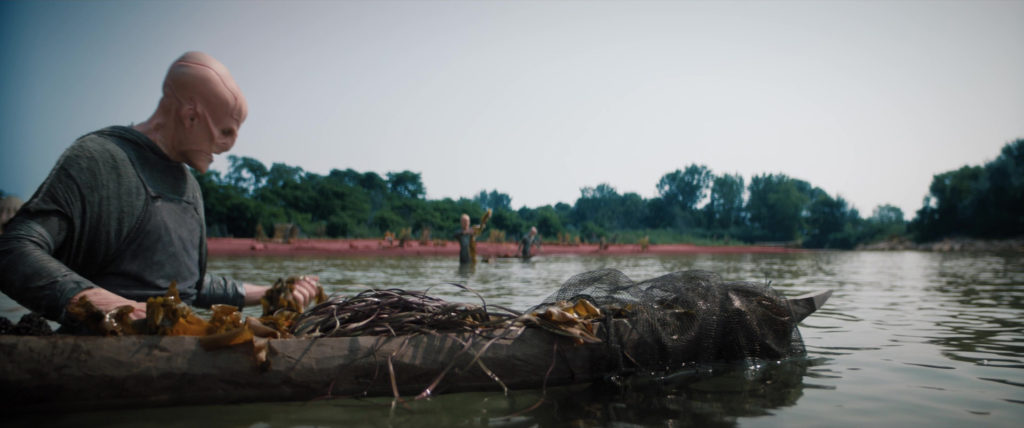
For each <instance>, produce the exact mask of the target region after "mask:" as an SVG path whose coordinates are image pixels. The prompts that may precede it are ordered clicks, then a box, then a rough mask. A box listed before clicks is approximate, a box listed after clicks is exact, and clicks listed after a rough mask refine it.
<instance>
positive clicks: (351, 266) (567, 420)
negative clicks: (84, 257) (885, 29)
mask: <svg viewBox="0 0 1024 428" xmlns="http://www.w3.org/2000/svg"><path fill="white" fill-rule="evenodd" d="M605 267H610V268H616V269H619V270H621V271H622V272H624V273H625V274H626V275H628V276H629V277H631V278H633V279H634V280H637V281H639V280H643V279H647V278H651V277H655V276H660V275H663V274H665V273H669V272H674V271H678V270H687V269H706V270H712V271H715V272H718V273H719V274H721V275H722V276H723V277H724V278H725V279H727V280H748V281H771V284H772V285H773V286H774V287H776V288H778V289H779V290H780V291H782V292H783V293H784V294H786V295H791V296H793V295H798V294H802V293H805V292H809V291H816V290H824V289H831V290H834V294H833V295H832V298H831V299H830V300H829V301H828V303H827V304H826V305H825V307H824V308H822V309H821V310H819V311H818V312H816V313H815V314H813V315H811V316H810V317H809V318H807V319H806V320H804V322H803V323H802V324H801V325H800V329H801V332H802V334H803V337H804V341H805V343H806V347H807V351H808V355H807V358H801V359H799V360H795V361H784V362H765V363H763V364H760V365H756V366H747V365H729V366H722V367H701V368H699V369H694V370H691V371H686V372H679V373H674V374H672V375H670V376H667V377H661V378H644V379H629V380H626V381H624V382H621V383H619V384H612V383H609V384H602V385H580V386H574V387H566V388H548V389H547V390H544V391H542V390H530V391H513V392H511V393H510V394H509V395H508V396H505V395H504V394H502V393H461V394H448V395H440V396H435V397H433V398H432V399H429V400H421V401H410V402H408V403H407V404H406V405H404V406H403V405H398V406H392V402H391V400H390V399H388V398H374V399H361V400H357V399H333V400H320V401H312V402H306V403H258V404H246V405H221V406H193V407H177V408H161V409H139V410H130V411H117V412H93V413H79V414H73V415H60V416H52V415H47V416H45V417H41V416H33V417H30V418H25V419H21V420H19V421H20V422H26V423H31V422H39V421H45V422H46V423H47V424H66V425H69V426H72V425H74V426H81V425H84V426H94V425H95V426H100V425H103V426H139V425H143V426H150V425H151V426H179V425H180V426H238V427H298V426H337V427H345V426H380V427H387V426H491V427H495V426H498V427H531V426H673V427H675V426H744V427H756V426H829V427H861V426H864V425H876V426H925V425H926V426H929V427H962V426H1020V424H1021V420H1022V419H1024V255H1021V254H933V253H918V252H898V253H862V252H841V253H813V254H785V255H685V256H635V255H634V256H617V257H593V256H548V257H539V258H536V259H535V260H533V261H531V262H525V263H524V262H520V261H518V260H498V261H497V262H496V263H481V264H479V265H477V266H476V267H475V269H472V270H462V271H460V270H459V269H458V267H457V263H456V262H455V261H454V260H453V259H452V258H448V257H445V258H390V259H389V258H384V259H382V258H372V259H355V258H218V259H213V260H211V261H210V267H209V269H210V271H211V272H214V273H219V274H225V275H230V276H233V277H235V278H239V279H242V280H245V281H249V282H257V283H270V282H272V281H273V280H274V279H276V278H277V277H278V276H282V275H289V274H299V273H316V274H319V275H320V278H321V281H322V282H323V283H324V284H325V287H326V288H327V291H328V293H354V292H358V291H361V290H364V289H366V288H367V287H377V288H380V287H388V288H391V287H397V288H404V289H418V290H422V289H426V288H428V287H431V286H434V288H433V289H432V290H431V293H432V294H434V295H438V296H441V297H444V298H447V299H449V300H467V301H471V300H473V299H474V298H475V297H472V296H467V295H466V294H464V293H461V292H459V291H458V289H457V288H455V287H451V286H445V285H443V284H444V283H447V282H457V283H461V284H465V285H468V286H470V287H472V288H473V289H475V290H477V291H478V292H480V293H481V294H482V295H483V296H484V298H485V299H486V300H487V302H488V303H489V304H490V303H493V304H499V305H504V306H508V307H512V308H516V309H524V308H526V307H529V306H532V305H534V304H536V303H539V302H540V301H541V300H542V299H543V298H545V297H546V296H547V295H549V294H550V293H552V292H553V291H554V290H555V289H556V288H557V287H558V285H560V284H561V283H562V282H564V281H565V280H566V279H568V278H569V277H570V276H572V275H574V274H576V273H580V272H584V271H588V270H593V269H599V268H605ZM249 310H251V311H254V312H253V314H257V313H256V312H255V311H256V309H254V308H250V309H249ZM247 311H248V310H247ZM257 315H258V314H257Z"/></svg>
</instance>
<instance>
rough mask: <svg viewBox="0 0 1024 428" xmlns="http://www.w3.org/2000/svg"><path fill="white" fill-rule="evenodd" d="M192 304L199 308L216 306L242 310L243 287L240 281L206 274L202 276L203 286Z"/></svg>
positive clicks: (243, 303)
mask: <svg viewBox="0 0 1024 428" xmlns="http://www.w3.org/2000/svg"><path fill="white" fill-rule="evenodd" d="M193 304H194V305H195V306H198V307H201V308H208V307H210V306H212V305H216V304H221V305H231V306H237V307H239V308H242V307H244V306H245V286H244V285H243V284H242V282H241V281H237V280H234V279H231V278H227V277H223V276H217V275H210V274H206V275H205V276H203V286H202V287H200V288H199V293H198V294H197V295H196V300H195V302H193Z"/></svg>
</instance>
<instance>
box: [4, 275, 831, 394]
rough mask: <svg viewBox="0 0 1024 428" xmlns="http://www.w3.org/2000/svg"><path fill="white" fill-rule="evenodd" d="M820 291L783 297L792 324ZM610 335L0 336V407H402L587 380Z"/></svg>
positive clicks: (605, 356)
mask: <svg viewBox="0 0 1024 428" xmlns="http://www.w3.org/2000/svg"><path fill="white" fill-rule="evenodd" d="M829 294H830V292H825V293H817V294H813V295H810V294H809V295H804V296H801V297H797V298H793V299H788V300H789V302H790V305H791V307H792V310H793V313H794V315H795V317H796V319H797V320H802V319H803V318H805V317H806V316H807V315H809V314H810V313H811V312H813V311H814V310H816V309H817V308H818V307H820V306H821V305H822V304H823V303H824V301H825V299H827V298H828V295H829ZM604 328H606V327H605V326H604V325H602V323H596V332H595V334H596V336H598V337H607V336H608V335H607V332H606V331H603V329H604ZM613 328H614V331H613V332H612V333H613V334H612V335H611V336H614V337H616V338H618V339H617V340H616V341H611V342H614V343H611V342H609V341H606V342H604V343H584V344H578V343H576V340H575V339H573V338H570V337H566V336H560V335H556V334H552V333H550V332H548V331H546V330H543V329H539V328H525V329H523V330H522V331H521V333H519V334H518V335H516V334H512V333H517V331H508V330H496V331H492V332H489V333H488V334H487V335H486V336H482V335H474V334H472V333H447V334H437V335H428V334H419V335H411V336H399V337H382V336H362V337H342V338H320V339H316V340H313V339H271V340H268V341H267V342H266V343H267V352H266V363H267V364H268V365H264V366H261V364H260V363H258V362H257V359H256V357H255V355H256V352H255V350H254V344H252V343H247V344H243V345H237V346H232V347H228V348H222V349H216V350H212V351H207V350H205V349H203V348H202V347H201V346H200V344H199V340H198V338H196V337H183V336H174V337H168V336H124V337H85V336H41V337H36V336H0V403H3V404H2V405H3V407H5V408H7V409H8V411H15V412H26V411H54V410H58V411H60V410H81V409H90V410H92V409H100V408H124V407H148V406H164V405H186V404H223V403H237V402H255V401H297V400H310V399H314V398H318V397H344V396H362V395H372V396H390V395H392V394H393V393H394V389H393V388H395V389H397V391H398V392H399V393H400V394H401V395H402V396H403V397H404V398H407V399H408V398H412V397H413V396H415V395H418V394H420V393H422V392H423V391H424V390H425V389H427V388H428V387H430V386H431V385H432V384H434V383H435V381H437V379H438V378H439V376H441V375H442V374H444V376H443V379H442V380H441V381H440V382H437V383H436V388H435V390H434V391H432V392H435V393H436V392H461V391H481V390H498V391H500V390H501V389H502V388H503V386H504V387H508V388H509V389H533V388H540V387H542V386H545V385H546V386H555V385H566V384H573V383H586V382H591V381H595V380H598V379H600V378H602V377H603V376H606V375H608V374H611V373H616V372H620V371H621V370H622V367H623V358H622V353H621V350H629V349H630V348H631V347H632V346H633V345H634V344H635V343H634V342H635V340H636V337H635V335H633V334H631V332H632V331H633V330H632V329H631V327H630V326H629V323H628V321H626V320H620V319H616V320H614V322H613ZM794 328H795V325H794ZM505 333H509V334H507V335H506V337H500V336H502V335H503V334H505ZM485 347H486V349H484V348H485ZM481 350H483V351H484V352H481ZM478 355H479V362H480V363H482V364H483V367H481V366H480V364H479V363H478V362H476V358H477V356H478ZM484 367H486V369H485V368H484ZM446 370H448V371H447V372H446ZM392 373H393V377H392ZM491 374H493V375H494V377H496V378H497V379H498V380H500V383H499V381H498V380H495V378H492V377H491ZM392 379H394V387H393V386H392Z"/></svg>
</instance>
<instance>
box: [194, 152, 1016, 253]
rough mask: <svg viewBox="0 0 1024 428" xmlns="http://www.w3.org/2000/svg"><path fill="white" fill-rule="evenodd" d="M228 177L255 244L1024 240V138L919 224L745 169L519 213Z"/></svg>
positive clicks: (340, 184) (377, 182) (280, 167)
mask: <svg viewBox="0 0 1024 428" xmlns="http://www.w3.org/2000/svg"><path fill="white" fill-rule="evenodd" d="M228 159H229V161H230V167H229V170H228V172H227V173H226V174H224V175H221V174H220V173H219V172H217V171H211V172H208V173H206V174H197V175H196V178H197V179H198V180H199V183H200V186H201V187H202V190H203V194H204V196H205V201H206V220H207V223H208V225H209V231H210V234H211V236H239V237H250V236H254V234H255V233H257V232H256V231H257V226H258V227H259V229H260V230H263V231H267V232H266V233H268V234H270V233H271V232H270V231H273V230H274V225H275V224H279V223H293V224H296V225H298V226H299V227H300V228H301V230H302V231H303V233H305V234H306V235H307V236H322V237H346V238H356V237H380V236H382V235H383V234H384V233H385V232H386V231H391V232H395V233H399V232H400V231H402V230H406V231H408V233H409V234H410V235H411V237H417V238H418V237H422V236H423V235H424V232H425V231H429V233H431V235H430V236H431V237H432V238H434V239H448V238H450V237H451V236H452V235H453V234H454V232H455V231H456V229H457V228H458V218H459V216H460V215H461V214H462V213H467V214H469V215H470V217H471V218H473V219H474V221H475V220H476V219H479V218H480V216H481V215H482V214H483V212H484V211H485V210H487V209H491V210H493V215H492V217H491V221H490V223H489V224H488V228H487V232H486V233H485V235H484V236H483V237H482V239H498V240H508V241H511V240H515V239H518V238H519V237H521V236H522V235H523V234H524V233H526V231H527V230H528V229H529V227H530V226H537V229H538V231H539V232H540V234H541V235H542V236H544V237H545V239H546V240H548V241H555V240H561V241H562V242H575V241H576V240H577V239H579V240H580V241H582V242H599V241H601V240H605V241H606V242H611V243H616V242H618V243H633V242H637V241H638V240H640V239H641V238H644V237H648V238H649V239H650V242H652V243H669V242H697V243H705V242H716V243H730V242H731V243H773V244H778V245H802V246H804V247H808V248H853V247H854V246H856V245H858V244H861V243H868V242H874V241H879V240H884V239H892V238H899V237H906V236H912V237H916V238H917V239H919V240H934V239H938V238H942V237H946V236H950V235H964V236H975V237H985V238H992V237H1005V236H1017V235H1021V234H1024V140H1017V141H1015V142H1013V143H1010V144H1008V145H1006V147H1004V148H1003V150H1002V154H1001V155H1000V156H999V157H998V158H997V159H996V160H994V161H992V162H990V163H988V164H986V165H985V166H984V167H967V166H965V167H963V168H961V169H959V170H956V171H950V172H946V173H943V174H939V175H936V176H935V179H934V181H933V183H932V185H931V188H930V195H929V196H928V197H927V198H925V203H924V207H923V208H921V210H919V211H918V213H917V217H916V218H915V219H914V220H913V221H912V222H910V231H911V232H913V235H908V228H907V222H906V221H905V220H904V215H903V212H902V210H900V209H899V208H897V207H895V206H892V205H881V206H878V207H876V208H875V209H874V211H873V212H872V214H871V216H870V217H867V218H862V217H861V216H860V213H859V212H858V211H857V209H855V208H854V207H852V206H851V205H850V204H849V203H848V202H847V201H846V200H845V199H843V198H842V197H841V196H833V195H829V194H828V193H827V192H825V191H824V190H822V189H820V188H818V187H814V186H813V185H811V184H810V183H808V182H806V181H803V180H799V179H795V178H791V177H789V176H787V175H785V174H761V175H755V176H753V177H751V178H750V181H749V183H746V182H745V180H744V178H743V177H742V176H740V175H738V174H721V175H717V174H714V173H713V172H712V171H711V170H710V169H708V168H707V167H706V166H704V165H696V164H693V165H690V166H687V167H686V168H684V169H680V170H675V171H671V172H668V173H666V174H665V175H663V176H662V177H661V179H660V180H659V181H658V182H657V183H656V189H657V192H658V196H656V197H653V198H644V197H642V196H640V195H638V194H636V193H624V194H620V193H618V191H616V189H615V188H614V187H612V186H611V185H610V184H607V183H601V184H598V185H596V186H594V187H584V188H582V189H580V196H579V198H578V199H576V201H575V203H574V204H573V205H569V204H565V203H558V204H555V205H554V206H552V205H545V206H541V207H537V208H529V207H522V208H519V209H513V208H512V199H511V198H510V197H509V195H507V194H504V193H501V192H499V191H497V190H491V191H481V192H480V193H479V194H477V195H475V196H474V197H473V198H471V199H470V198H460V199H458V200H452V199H449V198H446V199H441V200H428V199H426V188H425V186H424V185H423V181H422V179H421V177H420V174H419V173H415V172H410V171H401V172H389V173H387V174H386V175H385V176H384V177H381V176H380V175H378V174H376V173H374V172H358V171H354V170H351V169H346V170H332V171H331V172H330V173H329V174H327V175H319V174H315V173H310V172H305V171H303V170H302V168H299V167H294V166H289V165H285V164H281V163H275V164H273V165H271V166H270V168H269V169H268V168H267V167H266V166H265V165H263V164H262V163H260V162H259V161H258V160H256V159H252V158H247V157H237V156H229V157H228Z"/></svg>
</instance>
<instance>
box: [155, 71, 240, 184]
mask: <svg viewBox="0 0 1024 428" xmlns="http://www.w3.org/2000/svg"><path fill="white" fill-rule="evenodd" d="M248 113H249V107H248V104H247V103H246V101H245V96H244V95H242V90H241V89H239V87H238V84H236V83H235V79H234V78H233V77H231V73H230V72H229V71H228V69H227V67H225V66H224V64H221V63H220V61H217V59H215V58H214V57H212V56H210V55H207V54H205V53H202V52H187V53H185V54H184V55H182V56H181V57H180V58H178V59H177V60H175V61H174V63H172V64H171V67H170V68H169V69H168V70H167V76H166V77H165V78H164V84H163V98H161V100H160V105H159V106H158V107H157V111H156V113H154V114H153V117H151V118H150V119H149V120H147V121H146V122H144V123H142V124H139V125H138V126H137V127H136V128H137V129H139V130H140V131H142V132H143V133H145V134H147V135H148V136H150V138H152V139H153V140H154V141H156V143H157V144H158V145H159V146H160V148H161V149H163V150H164V152H165V153H166V154H167V156H168V157H170V158H171V159H173V160H176V161H179V162H185V163H187V164H188V165H189V166H191V167H193V168H195V169H197V170H199V171H200V172H206V170H207V169H209V167H210V163H212V162H213V155H214V154H220V153H224V152H226V151H228V150H231V148H232V147H233V146H234V145H235V140H236V139H237V138H238V131H239V129H240V128H241V127H242V122H244V121H245V117H246V116H247V115H248Z"/></svg>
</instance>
